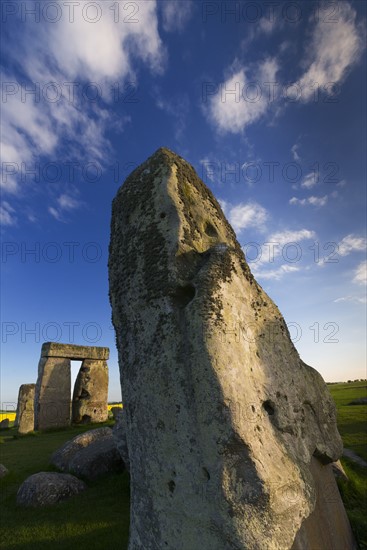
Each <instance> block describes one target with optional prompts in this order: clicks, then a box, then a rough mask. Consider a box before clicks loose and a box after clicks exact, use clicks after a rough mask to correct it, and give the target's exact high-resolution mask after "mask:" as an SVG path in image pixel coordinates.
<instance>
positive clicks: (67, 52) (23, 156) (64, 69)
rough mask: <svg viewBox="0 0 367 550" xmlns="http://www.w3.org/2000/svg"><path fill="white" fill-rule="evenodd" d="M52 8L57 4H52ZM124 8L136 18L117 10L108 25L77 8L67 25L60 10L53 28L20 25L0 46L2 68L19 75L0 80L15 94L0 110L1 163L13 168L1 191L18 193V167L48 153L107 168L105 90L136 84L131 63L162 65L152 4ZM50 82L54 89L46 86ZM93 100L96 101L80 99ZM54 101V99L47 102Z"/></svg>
mask: <svg viewBox="0 0 367 550" xmlns="http://www.w3.org/2000/svg"><path fill="white" fill-rule="evenodd" d="M60 4H65V3H62V2H61V0H60ZM106 4H107V3H106ZM115 4H116V6H115V7H117V3H115ZM131 4H132V6H133V7H134V8H136V14H135V15H133V14H132V13H131V11H129V13H127V12H126V13H125V11H123V10H122V9H121V4H119V8H120V12H119V18H120V19H119V21H116V22H115V21H114V17H116V11H113V10H111V9H109V8H110V6H107V5H105V3H98V5H99V7H100V9H101V10H102V16H101V18H100V20H99V21H98V22H95V23H91V22H88V20H87V19H86V17H83V10H82V7H81V6H80V5H79V4H78V5H76V6H74V8H75V9H74V15H75V18H74V21H72V22H71V21H70V18H69V17H68V16H67V11H68V10H66V9H65V6H63V5H62V6H61V11H62V13H64V16H63V17H62V18H61V19H60V21H59V22H57V23H52V24H51V23H47V22H45V21H42V22H41V23H37V28H35V26H34V25H35V23H34V22H33V23H32V22H31V19H30V20H29V21H28V20H27V21H28V22H27V25H22V26H21V28H19V31H18V32H19V34H17V32H16V30H14V33H13V41H12V43H10V41H8V42H5V44H6V48H7V52H6V53H7V55H8V57H9V61H10V64H11V65H13V66H14V65H16V66H18V67H21V68H22V71H23V73H22V74H21V75H20V77H19V79H18V80H19V82H18V80H17V79H16V78H14V76H13V75H11V74H3V73H2V75H1V77H2V81H3V82H5V83H10V86H14V88H13V90H15V91H14V93H13V94H9V95H8V96H7V98H6V101H3V103H2V118H3V131H2V143H1V151H2V163H13V164H12V165H7V166H13V167H15V170H13V172H17V174H16V173H13V174H8V175H6V174H3V178H2V187H3V189H4V190H5V191H7V192H13V193H15V192H19V177H18V176H19V173H20V167H21V163H22V162H23V163H30V164H31V166H32V164H33V167H34V164H35V163H36V162H37V163H39V162H40V160H42V158H50V156H51V155H52V154H54V153H55V152H56V151H57V152H58V155H62V156H63V158H66V159H67V160H70V159H71V158H72V159H73V160H75V159H77V160H78V161H80V160H85V159H88V160H90V159H93V161H99V162H100V163H102V164H103V163H104V164H107V163H108V159H109V157H110V154H111V143H110V141H109V140H108V139H107V138H106V133H107V130H111V129H117V128H118V126H119V125H118V124H116V121H115V120H114V118H113V115H112V112H111V110H110V109H109V108H108V104H109V103H111V102H112V101H113V100H116V97H115V95H113V94H112V92H111V88H112V87H114V89H115V92H117V87H116V83H118V86H119V90H120V95H121V94H123V92H124V85H125V84H126V82H127V80H128V79H129V81H130V80H131V81H132V80H134V81H136V80H137V79H136V75H135V69H134V66H135V63H136V61H137V60H138V61H140V62H143V63H144V64H145V65H146V66H147V67H148V68H149V69H150V70H152V71H155V72H160V71H161V70H162V68H163V66H164V61H165V52H164V48H163V46H162V42H161V39H160V37H159V34H158V20H157V8H156V2H155V0H151V1H149V2H140V1H136V2H133V3H131ZM62 8H64V9H62ZM89 13H90V14H91V13H92V11H91V12H89ZM84 15H85V12H84ZM90 16H91V15H90ZM122 17H123V18H124V23H122V21H121V18H122ZM126 18H128V19H129V22H127V21H125V19H126ZM20 82H22V86H23V83H24V84H25V85H26V86H28V87H33V88H35V89H36V90H38V94H39V95H38V97H37V98H36V97H32V96H31V95H30V94H28V95H27V96H24V88H22V86H21V85H20ZM52 82H53V83H55V84H56V87H54V88H52V87H50V86H49V84H50V83H52ZM91 83H92V85H93V86H92V88H91V87H89V88H88V85H90V84H91ZM93 94H95V95H97V98H98V99H99V101H92V100H90V99H88V96H89V97H91V95H93ZM55 96H56V97H57V100H56V101H51V99H50V98H54V97H55ZM103 105H104V106H103ZM122 118H123V117H122ZM124 122H125V119H124V120H123V123H124ZM123 123H122V124H123ZM122 124H121V125H122ZM121 125H120V126H121ZM61 148H64V150H61ZM3 166H4V165H3ZM8 171H9V170H8Z"/></svg>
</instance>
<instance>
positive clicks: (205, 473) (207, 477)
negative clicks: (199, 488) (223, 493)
mask: <svg viewBox="0 0 367 550" xmlns="http://www.w3.org/2000/svg"><path fill="white" fill-rule="evenodd" d="M203 474H204V477H205V479H206V480H207V481H209V479H210V474H209V472H208V470H207V469H206V468H204V467H203Z"/></svg>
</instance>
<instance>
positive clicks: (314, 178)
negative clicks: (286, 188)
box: [301, 172, 319, 189]
mask: <svg viewBox="0 0 367 550" xmlns="http://www.w3.org/2000/svg"><path fill="white" fill-rule="evenodd" d="M318 181H319V180H318V175H317V172H310V173H309V174H307V175H306V176H305V179H304V180H303V182H302V183H301V187H304V188H305V189H311V187H314V186H315V185H317V183H318Z"/></svg>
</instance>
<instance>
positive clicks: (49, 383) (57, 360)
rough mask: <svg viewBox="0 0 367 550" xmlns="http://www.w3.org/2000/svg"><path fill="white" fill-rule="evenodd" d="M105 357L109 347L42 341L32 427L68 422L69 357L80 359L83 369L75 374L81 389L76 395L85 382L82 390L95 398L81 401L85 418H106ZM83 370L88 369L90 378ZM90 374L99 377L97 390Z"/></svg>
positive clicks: (41, 427) (106, 375) (69, 407)
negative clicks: (33, 425) (33, 424)
mask: <svg viewBox="0 0 367 550" xmlns="http://www.w3.org/2000/svg"><path fill="white" fill-rule="evenodd" d="M108 357H109V349H108V348H102V347H97V346H77V345H74V344H60V343H54V342H46V343H45V344H43V346H42V351H41V359H40V361H39V364H38V379H37V384H36V390H35V429H36V430H45V429H48V428H57V427H64V426H68V425H69V424H70V423H71V399H70V394H71V373H70V361H72V360H80V359H81V360H83V363H82V367H81V371H82V373H79V376H78V389H79V390H80V392H79V393H78V391H77V395H78V397H80V395H81V393H82V390H83V387H82V386H83V384H84V390H85V392H89V393H90V394H91V395H92V398H93V399H94V398H95V402H96V404H95V402H94V401H90V400H86V401H88V403H84V408H81V411H82V413H83V415H84V420H87V416H90V417H91V419H92V417H93V418H94V419H95V420H94V421H96V422H102V421H103V420H104V419H106V418H107V414H108V413H107V389H108V370H107V363H106V361H107V359H108ZM83 365H84V367H83ZM83 368H84V371H83ZM86 370H88V372H89V375H90V376H89V379H88V374H86ZM92 376H94V377H97V376H98V381H99V382H100V383H101V388H100V392H99V391H98V388H97V386H96V384H95V383H94V380H93V379H92ZM106 385H107V388H106ZM85 392H84V393H85ZM76 401H77V400H76ZM102 419H103V420H102ZM91 421H93V420H91Z"/></svg>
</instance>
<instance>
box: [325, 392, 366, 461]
mask: <svg viewBox="0 0 367 550" xmlns="http://www.w3.org/2000/svg"><path fill="white" fill-rule="evenodd" d="M329 390H330V393H331V395H332V396H333V399H334V401H335V403H336V407H337V413H338V429H339V432H340V435H341V436H342V438H343V443H344V447H346V448H348V449H351V450H352V451H354V452H355V453H357V455H359V456H360V457H362V458H363V459H364V460H365V461H366V462H367V434H366V426H367V405H348V403H350V402H351V401H353V400H354V399H358V398H360V397H366V395H367V386H366V382H352V383H350V384H333V385H330V386H329Z"/></svg>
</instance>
